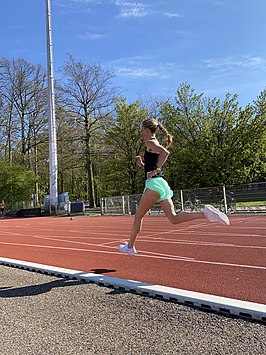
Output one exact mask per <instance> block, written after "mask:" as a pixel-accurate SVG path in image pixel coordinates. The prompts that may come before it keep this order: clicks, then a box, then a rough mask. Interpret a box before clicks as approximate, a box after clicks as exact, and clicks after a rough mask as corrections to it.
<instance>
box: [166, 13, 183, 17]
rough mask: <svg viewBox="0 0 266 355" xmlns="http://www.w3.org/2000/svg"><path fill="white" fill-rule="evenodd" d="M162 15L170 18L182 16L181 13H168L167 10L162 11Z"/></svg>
mask: <svg viewBox="0 0 266 355" xmlns="http://www.w3.org/2000/svg"><path fill="white" fill-rule="evenodd" d="M163 15H164V16H167V17H170V18H173V17H182V15H179V14H175V13H169V12H165V13H163Z"/></svg>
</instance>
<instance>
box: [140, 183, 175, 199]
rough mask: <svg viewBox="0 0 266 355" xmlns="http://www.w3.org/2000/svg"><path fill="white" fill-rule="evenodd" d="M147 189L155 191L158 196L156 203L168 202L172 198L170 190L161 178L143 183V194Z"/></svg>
mask: <svg viewBox="0 0 266 355" xmlns="http://www.w3.org/2000/svg"><path fill="white" fill-rule="evenodd" d="M147 189H149V190H152V191H157V192H159V194H160V197H159V199H158V202H160V201H163V200H168V199H169V198H171V197H173V194H174V193H173V191H172V190H171V188H170V186H169V185H168V182H167V181H166V180H164V179H163V178H162V177H156V178H150V179H147V180H146V182H145V189H144V192H145V191H146V190H147Z"/></svg>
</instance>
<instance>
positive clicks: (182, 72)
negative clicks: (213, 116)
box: [0, 0, 266, 106]
mask: <svg viewBox="0 0 266 355" xmlns="http://www.w3.org/2000/svg"><path fill="white" fill-rule="evenodd" d="M51 5H52V25H53V45H54V48H53V56H54V71H55V78H57V77H59V75H60V74H59V68H60V66H62V65H63V64H64V62H65V61H66V60H67V54H68V53H69V54H72V55H74V56H75V57H76V59H82V60H84V61H85V62H87V63H88V64H96V63H97V64H101V65H102V66H103V68H105V69H108V70H113V72H114V74H115V79H114V85H115V86H119V87H120V92H121V95H122V96H124V97H126V98H127V101H128V102H132V101H134V100H136V99H138V98H145V99H148V98H150V97H151V98H168V97H171V98H173V97H174V95H175V93H176V90H177V88H178V87H179V85H180V84H181V83H184V82H186V83H188V84H190V85H191V87H192V88H193V89H195V90H196V92H197V93H201V92H204V94H205V96H208V97H211V98H213V97H217V98H220V99H224V98H225V95H226V93H231V94H235V93H236V94H238V95H239V99H238V100H239V103H240V105H241V106H245V105H246V104H248V103H252V102H253V100H255V99H256V98H257V96H258V95H259V94H260V92H261V91H262V90H264V89H265V86H266V45H265V35H266V21H265V14H266V1H265V0H142V1H141V0H140V1H138V0H136V1H135V0H132V1H131V0H51ZM45 31H46V30H45V0H9V1H6V0H2V1H1V5H0V55H1V56H3V57H6V58H18V57H22V58H25V59H27V60H28V61H29V62H32V63H41V64H43V65H44V66H45V67H46V32H45Z"/></svg>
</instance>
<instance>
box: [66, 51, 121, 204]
mask: <svg viewBox="0 0 266 355" xmlns="http://www.w3.org/2000/svg"><path fill="white" fill-rule="evenodd" d="M62 73H63V75H64V78H65V80H64V82H62V86H61V91H62V93H63V94H64V96H65V105H66V107H67V109H68V110H69V112H70V114H71V117H75V120H76V122H77V123H78V124H80V125H82V127H83V134H82V136H81V137H80V139H81V140H82V141H83V142H84V157H85V162H86V170H87V176H88V198H89V201H90V206H92V207H94V206H95V188H94V171H93V163H94V162H93V138H94V136H95V134H96V133H97V131H98V130H99V129H100V127H101V125H102V123H103V122H104V120H105V119H106V118H107V117H108V115H109V114H110V112H111V111H112V109H113V106H112V104H113V101H114V99H115V97H116V90H115V88H114V87H113V86H112V82H111V81H112V78H113V74H112V73H111V72H110V71H107V70H104V69H103V68H102V67H101V66H100V65H96V64H95V65H89V64H86V63H85V62H83V61H81V60H76V59H75V58H74V57H73V56H70V57H69V59H68V61H67V62H66V63H65V65H64V66H63V68H62Z"/></svg>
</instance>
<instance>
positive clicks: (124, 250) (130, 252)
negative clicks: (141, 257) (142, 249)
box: [118, 242, 137, 255]
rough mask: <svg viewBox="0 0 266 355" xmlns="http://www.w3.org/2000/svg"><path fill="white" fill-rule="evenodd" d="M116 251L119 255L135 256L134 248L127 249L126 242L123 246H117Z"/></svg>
mask: <svg viewBox="0 0 266 355" xmlns="http://www.w3.org/2000/svg"><path fill="white" fill-rule="evenodd" d="M118 250H119V251H120V252H121V253H124V254H128V255H135V254H137V250H136V249H135V247H133V248H129V247H128V242H126V243H125V244H121V245H119V246H118Z"/></svg>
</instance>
